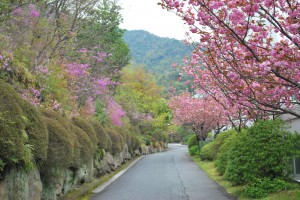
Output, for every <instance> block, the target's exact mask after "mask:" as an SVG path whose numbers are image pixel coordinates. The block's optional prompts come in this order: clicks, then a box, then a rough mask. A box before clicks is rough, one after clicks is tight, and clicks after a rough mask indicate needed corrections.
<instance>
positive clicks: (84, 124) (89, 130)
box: [72, 117, 98, 150]
mask: <svg viewBox="0 0 300 200" xmlns="http://www.w3.org/2000/svg"><path fill="white" fill-rule="evenodd" d="M72 122H73V124H74V125H75V126H78V127H79V128H81V129H82V130H83V131H84V132H85V133H86V134H87V135H88V136H89V138H90V139H91V141H92V143H93V148H94V149H95V150H96V147H97V144H98V138H97V136H96V132H95V129H94V128H93V126H92V125H91V124H90V123H89V121H88V120H85V119H83V118H80V117H75V118H73V119H72Z"/></svg>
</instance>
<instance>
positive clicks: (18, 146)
mask: <svg viewBox="0 0 300 200" xmlns="http://www.w3.org/2000/svg"><path fill="white" fill-rule="evenodd" d="M47 147H48V132H47V129H46V126H45V124H44V123H43V121H42V120H41V118H40V113H39V112H38V111H37V110H36V109H35V108H34V107H33V106H31V105H30V104H28V103H27V102H26V101H25V100H23V99H21V98H20V97H19V95H18V94H17V93H16V92H15V91H14V89H13V88H12V87H11V86H10V85H8V84H6V83H5V82H4V81H2V80H1V79H0V160H1V163H2V165H1V166H2V167H1V168H2V169H3V166H5V165H15V164H19V165H23V166H24V167H30V166H32V165H33V162H34V159H36V160H37V161H39V160H45V159H46V157H47ZM0 172H1V171H0Z"/></svg>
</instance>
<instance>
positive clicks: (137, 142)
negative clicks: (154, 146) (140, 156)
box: [128, 135, 141, 152]
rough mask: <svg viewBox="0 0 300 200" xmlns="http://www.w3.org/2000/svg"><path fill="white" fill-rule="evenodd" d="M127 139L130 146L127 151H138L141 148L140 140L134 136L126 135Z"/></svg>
mask: <svg viewBox="0 0 300 200" xmlns="http://www.w3.org/2000/svg"><path fill="white" fill-rule="evenodd" d="M128 137H129V138H130V141H131V143H130V146H128V149H129V151H130V152H133V151H134V150H136V149H139V148H140V146H141V142H140V140H139V139H138V138H137V136H135V135H128Z"/></svg>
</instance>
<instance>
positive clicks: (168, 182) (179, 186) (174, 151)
mask: <svg viewBox="0 0 300 200" xmlns="http://www.w3.org/2000/svg"><path fill="white" fill-rule="evenodd" d="M91 199H92V200H229V199H233V198H231V197H229V196H228V195H227V194H226V193H225V192H224V191H223V190H222V189H221V188H220V187H219V186H218V185H217V184H216V183H215V182H213V181H212V180H210V179H209V178H208V176H207V175H206V174H205V173H204V172H203V171H202V170H200V169H199V168H198V167H197V166H196V165H195V164H194V163H193V162H192V161H191V160H190V159H189V158H188V156H187V147H186V146H182V145H178V144H169V148H168V151H166V152H163V153H157V154H151V155H147V156H145V157H143V158H142V159H141V160H140V161H138V162H137V164H136V165H134V166H133V167H131V168H130V169H129V170H128V171H127V172H126V173H125V174H123V175H122V176H121V177H120V178H118V179H117V180H116V181H114V182H113V183H112V184H111V185H109V186H108V187H107V188H105V189H104V190H103V191H102V192H100V193H98V194H95V195H94V196H93V197H92V198H91Z"/></svg>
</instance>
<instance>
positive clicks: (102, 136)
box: [91, 119, 112, 151]
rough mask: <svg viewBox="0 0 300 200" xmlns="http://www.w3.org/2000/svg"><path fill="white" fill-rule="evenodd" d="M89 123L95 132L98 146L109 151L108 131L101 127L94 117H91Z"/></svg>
mask: <svg viewBox="0 0 300 200" xmlns="http://www.w3.org/2000/svg"><path fill="white" fill-rule="evenodd" d="M91 125H92V126H93V128H94V130H95V133H96V137H97V140H98V148H100V149H105V150H106V151H110V149H111V146H112V143H111V140H110V137H109V135H108V133H107V132H106V130H105V129H104V128H103V126H102V125H101V123H100V122H99V121H97V120H96V119H93V120H91Z"/></svg>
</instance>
